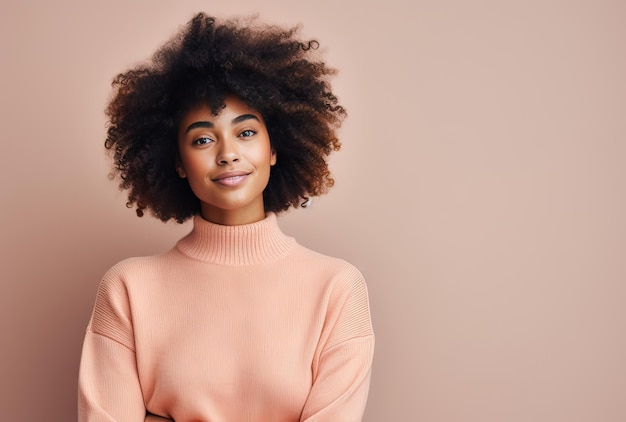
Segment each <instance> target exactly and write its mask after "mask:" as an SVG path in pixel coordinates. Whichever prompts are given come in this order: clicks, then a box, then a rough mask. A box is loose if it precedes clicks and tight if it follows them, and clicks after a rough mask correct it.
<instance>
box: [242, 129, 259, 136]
mask: <svg viewBox="0 0 626 422" xmlns="http://www.w3.org/2000/svg"><path fill="white" fill-rule="evenodd" d="M254 135H256V131H254V130H252V129H246V130H242V131H241V133H240V134H239V136H241V137H242V138H249V137H250V136H254Z"/></svg>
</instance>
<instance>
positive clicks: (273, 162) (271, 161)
mask: <svg viewBox="0 0 626 422" xmlns="http://www.w3.org/2000/svg"><path fill="white" fill-rule="evenodd" d="M274 164H276V150H274V149H272V156H271V157H270V166H273V165H274Z"/></svg>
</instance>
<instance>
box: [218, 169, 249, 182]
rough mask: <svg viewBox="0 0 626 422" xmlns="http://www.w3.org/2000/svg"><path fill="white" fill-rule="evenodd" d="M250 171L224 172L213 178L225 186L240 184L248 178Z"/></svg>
mask: <svg viewBox="0 0 626 422" xmlns="http://www.w3.org/2000/svg"><path fill="white" fill-rule="evenodd" d="M250 173H251V172H247V171H240V170H237V171H229V172H226V173H222V174H220V175H219V176H217V177H215V178H214V179H211V180H213V181H214V182H215V183H218V184H220V185H223V186H239V185H241V184H242V183H243V182H244V181H245V180H246V179H247V178H248V176H249V175H250Z"/></svg>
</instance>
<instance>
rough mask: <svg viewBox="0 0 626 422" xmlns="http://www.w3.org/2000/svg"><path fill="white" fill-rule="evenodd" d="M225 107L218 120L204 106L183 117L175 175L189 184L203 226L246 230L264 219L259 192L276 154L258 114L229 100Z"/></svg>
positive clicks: (237, 101)
mask: <svg viewBox="0 0 626 422" xmlns="http://www.w3.org/2000/svg"><path fill="white" fill-rule="evenodd" d="M225 103H226V106H225V108H223V109H222V110H221V112H220V113H219V114H218V115H217V116H214V115H212V114H211V109H209V107H208V106H205V105H202V106H198V107H194V108H192V109H190V110H189V111H188V112H187V113H186V114H185V115H184V116H183V118H182V119H181V122H180V125H179V128H178V150H179V152H180V161H179V163H178V166H177V171H178V175H179V176H180V177H184V178H187V180H188V181H189V186H190V187H191V190H192V191H193V193H194V194H195V195H196V196H197V197H198V199H199V200H200V204H201V210H202V216H203V217H204V218H205V219H206V220H209V221H211V222H214V223H217V224H226V225H240V224H249V223H253V222H255V221H259V220H262V219H263V218H265V209H264V204H263V191H264V190H265V187H266V186H267V183H268V181H269V177H270V167H271V166H273V165H274V164H275V163H276V154H275V153H274V151H272V148H271V146H270V137H269V134H268V132H267V128H266V127H265V122H264V121H263V117H262V116H261V114H260V113H259V112H257V111H256V110H253V109H251V108H249V107H248V106H247V105H246V104H245V103H243V102H242V101H241V100H239V99H237V98H234V97H227V98H226V101H225Z"/></svg>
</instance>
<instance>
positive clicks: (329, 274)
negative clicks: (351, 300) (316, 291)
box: [295, 244, 367, 293]
mask: <svg viewBox="0 0 626 422" xmlns="http://www.w3.org/2000/svg"><path fill="white" fill-rule="evenodd" d="M295 253H296V254H298V255H299V257H300V259H302V260H303V261H304V262H305V263H306V265H307V266H309V267H310V268H311V269H317V270H318V271H323V272H324V274H325V277H324V278H325V279H327V280H328V282H329V286H328V287H330V289H331V290H333V291H335V293H336V292H337V291H349V290H354V289H367V287H366V283H365V278H364V277H363V274H362V273H361V271H359V269H358V268H357V267H356V266H354V265H353V264H351V263H350V262H348V261H346V260H344V259H342V258H336V257H332V256H328V255H324V254H322V253H319V252H316V251H314V250H311V249H309V248H307V247H305V246H302V245H300V244H298V245H297V250H296V251H295Z"/></svg>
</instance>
